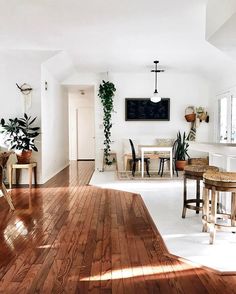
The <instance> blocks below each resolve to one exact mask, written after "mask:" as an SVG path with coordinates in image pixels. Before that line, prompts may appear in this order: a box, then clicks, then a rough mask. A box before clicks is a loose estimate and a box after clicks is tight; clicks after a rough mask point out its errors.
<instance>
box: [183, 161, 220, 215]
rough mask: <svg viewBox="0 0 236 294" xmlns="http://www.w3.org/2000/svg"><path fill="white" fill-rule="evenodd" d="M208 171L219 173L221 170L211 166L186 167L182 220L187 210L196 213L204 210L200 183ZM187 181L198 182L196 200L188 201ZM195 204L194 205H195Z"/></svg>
mask: <svg viewBox="0 0 236 294" xmlns="http://www.w3.org/2000/svg"><path fill="white" fill-rule="evenodd" d="M207 171H212V172H215V171H219V168H218V167H216V166H211V165H186V166H185V168H184V175H183V176H184V193H183V212H182V218H185V216H186V210H187V208H188V209H193V210H196V213H199V211H200V210H202V204H203V200H202V199H200V181H201V180H203V174H204V173H205V172H207ZM187 179H191V180H196V198H191V199H187ZM193 204H194V205H193Z"/></svg>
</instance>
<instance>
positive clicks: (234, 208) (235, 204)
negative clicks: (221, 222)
mask: <svg viewBox="0 0 236 294" xmlns="http://www.w3.org/2000/svg"><path fill="white" fill-rule="evenodd" d="M235 215H236V193H235V192H232V195H231V226H232V227H235Z"/></svg>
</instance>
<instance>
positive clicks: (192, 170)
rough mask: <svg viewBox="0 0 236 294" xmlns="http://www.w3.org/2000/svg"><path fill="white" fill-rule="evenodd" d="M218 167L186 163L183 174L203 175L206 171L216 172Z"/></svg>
mask: <svg viewBox="0 0 236 294" xmlns="http://www.w3.org/2000/svg"><path fill="white" fill-rule="evenodd" d="M216 171H219V168H218V167H216V166H213V165H186V166H185V168H184V174H188V175H196V176H201V177H202V176H203V174H204V173H206V172H212V173H213V172H216Z"/></svg>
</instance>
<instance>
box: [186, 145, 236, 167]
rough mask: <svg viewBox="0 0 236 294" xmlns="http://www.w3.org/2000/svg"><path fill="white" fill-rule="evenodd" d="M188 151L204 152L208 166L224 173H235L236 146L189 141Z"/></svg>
mask: <svg viewBox="0 0 236 294" xmlns="http://www.w3.org/2000/svg"><path fill="white" fill-rule="evenodd" d="M188 143H189V150H197V151H201V152H206V153H208V155H209V164H210V165H215V166H217V167H219V168H221V169H222V170H224V171H232V172H236V144H235V143H213V142H193V141H189V142H188Z"/></svg>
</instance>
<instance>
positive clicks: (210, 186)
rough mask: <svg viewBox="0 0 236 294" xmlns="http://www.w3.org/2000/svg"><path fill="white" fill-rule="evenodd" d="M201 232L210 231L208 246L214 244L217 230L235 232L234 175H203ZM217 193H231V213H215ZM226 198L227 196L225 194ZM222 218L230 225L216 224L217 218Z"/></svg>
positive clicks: (228, 173) (235, 174)
mask: <svg viewBox="0 0 236 294" xmlns="http://www.w3.org/2000/svg"><path fill="white" fill-rule="evenodd" d="M203 182H204V188H203V200H204V205H203V216H202V221H203V231H204V232H206V231H207V229H208V228H209V229H210V244H213V243H214V240H215V232H216V229H217V230H222V231H231V232H236V226H235V225H236V221H235V215H236V173H232V172H215V173H210V172H207V173H205V174H204V175H203ZM209 191H211V211H210V208H209ZM219 192H231V213H230V214H227V213H218V212H217V195H218V193H219ZM225 196H226V197H227V194H226V193H225ZM218 217H223V218H227V219H229V220H230V222H231V225H227V224H226V225H225V224H219V223H217V218H218Z"/></svg>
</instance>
